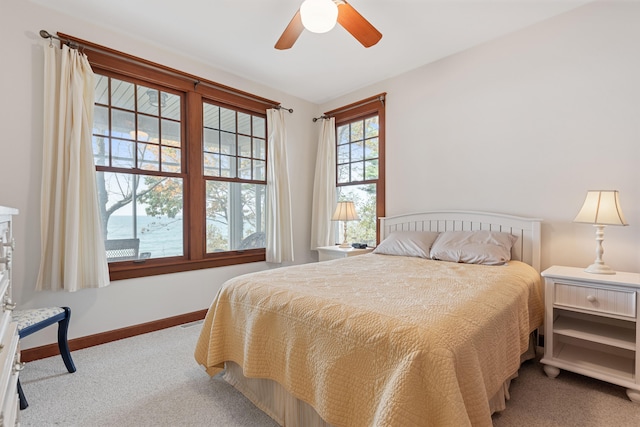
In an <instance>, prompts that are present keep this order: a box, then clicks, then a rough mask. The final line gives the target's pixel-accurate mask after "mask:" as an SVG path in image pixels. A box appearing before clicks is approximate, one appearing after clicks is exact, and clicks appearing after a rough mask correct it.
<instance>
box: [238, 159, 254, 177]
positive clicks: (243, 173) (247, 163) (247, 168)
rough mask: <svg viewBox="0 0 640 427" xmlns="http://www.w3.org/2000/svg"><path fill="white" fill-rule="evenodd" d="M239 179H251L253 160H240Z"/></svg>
mask: <svg viewBox="0 0 640 427" xmlns="http://www.w3.org/2000/svg"><path fill="white" fill-rule="evenodd" d="M238 167H239V173H238V178H242V179H251V159H245V158H242V157H239V158H238Z"/></svg>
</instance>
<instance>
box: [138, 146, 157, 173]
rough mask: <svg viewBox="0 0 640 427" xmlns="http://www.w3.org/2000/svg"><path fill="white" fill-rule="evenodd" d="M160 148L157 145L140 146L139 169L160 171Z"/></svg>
mask: <svg viewBox="0 0 640 427" xmlns="http://www.w3.org/2000/svg"><path fill="white" fill-rule="evenodd" d="M158 150H159V147H158V146H157V145H155V144H138V168H139V169H144V170H153V171H157V170H160V160H159V155H160V153H159V151H158Z"/></svg>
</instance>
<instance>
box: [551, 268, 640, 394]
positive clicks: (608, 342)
mask: <svg viewBox="0 0 640 427" xmlns="http://www.w3.org/2000/svg"><path fill="white" fill-rule="evenodd" d="M542 276H543V277H544V279H545V305H546V310H545V330H544V332H545V343H544V357H543V358H542V360H541V362H542V363H543V364H544V371H545V372H546V374H547V375H548V376H549V377H551V378H555V377H556V376H557V375H558V374H559V373H560V369H566V370H568V371H573V372H576V373H578V374H582V375H587V376H590V377H593V378H597V379H599V380H603V381H608V382H610V383H613V384H617V385H620V386H622V387H626V388H627V395H628V396H629V399H631V400H632V401H634V402H639V403H640V354H639V353H640V327H639V325H638V318H639V313H638V301H640V274H638V273H623V272H618V273H616V274H592V273H586V272H585V271H584V269H582V268H575V267H561V266H553V267H551V268H548V269H547V270H545V271H543V272H542Z"/></svg>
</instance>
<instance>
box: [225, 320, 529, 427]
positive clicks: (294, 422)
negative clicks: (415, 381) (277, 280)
mask: <svg viewBox="0 0 640 427" xmlns="http://www.w3.org/2000/svg"><path fill="white" fill-rule="evenodd" d="M535 342H536V340H535V337H534V334H533V333H532V334H531V336H530V339H529V348H528V349H527V351H526V352H525V353H523V354H522V355H521V362H523V361H525V360H529V359H533V358H535V356H536V351H535V348H536V345H535ZM517 376H518V372H517V371H516V372H514V373H513V375H511V376H510V377H509V378H508V379H507V380H506V381H505V382H504V383H503V384H502V387H501V388H500V390H498V392H497V393H496V394H495V395H493V397H492V398H491V399H489V408H490V409H491V413H492V414H494V413H496V412H500V411H503V410H504V409H505V408H506V402H507V400H509V386H510V385H511V380H513V379H514V378H516V377H517ZM222 378H223V379H224V380H225V381H227V382H228V383H229V384H231V385H232V386H233V387H235V388H236V389H237V390H238V391H239V392H240V393H242V394H243V395H244V396H245V397H246V398H247V399H249V400H250V401H251V402H252V403H253V404H254V405H256V406H257V407H258V408H260V409H261V410H262V411H263V412H264V413H266V414H267V415H269V416H270V417H271V418H273V419H274V420H275V421H276V422H277V423H278V424H280V425H281V426H283V427H333V426H332V425H331V424H329V423H327V422H326V421H324V420H323V419H322V418H321V417H320V415H318V413H317V412H316V411H315V409H314V408H313V407H312V406H311V405H309V404H308V403H306V402H303V401H302V400H299V399H297V398H296V397H294V396H293V395H292V394H290V393H289V392H288V391H287V390H285V388H284V387H282V386H281V385H280V384H278V383H277V382H275V381H272V380H269V379H263V378H247V377H245V376H244V375H243V373H242V367H241V366H240V365H238V364H237V363H234V362H226V363H225V371H224V373H223V374H222Z"/></svg>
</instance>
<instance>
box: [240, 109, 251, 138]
mask: <svg viewBox="0 0 640 427" xmlns="http://www.w3.org/2000/svg"><path fill="white" fill-rule="evenodd" d="M238 133H242V134H244V135H251V116H250V115H249V114H246V113H238Z"/></svg>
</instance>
